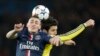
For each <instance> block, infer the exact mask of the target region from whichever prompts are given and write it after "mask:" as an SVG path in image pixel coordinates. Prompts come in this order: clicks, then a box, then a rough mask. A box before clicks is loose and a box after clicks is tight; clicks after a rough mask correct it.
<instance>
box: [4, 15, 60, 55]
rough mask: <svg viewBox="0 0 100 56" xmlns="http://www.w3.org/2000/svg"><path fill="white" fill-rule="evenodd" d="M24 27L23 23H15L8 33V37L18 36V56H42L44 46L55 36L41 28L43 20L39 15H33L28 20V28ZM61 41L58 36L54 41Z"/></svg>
mask: <svg viewBox="0 0 100 56" xmlns="http://www.w3.org/2000/svg"><path fill="white" fill-rule="evenodd" d="M23 27H24V25H22V23H19V24H15V25H14V29H13V30H11V31H9V32H8V33H7V35H6V37H7V38H8V39H15V38H16V39H17V41H18V42H17V48H16V49H17V50H16V56H42V52H43V50H44V46H45V45H46V44H47V43H51V40H52V39H53V38H51V36H49V35H47V34H46V33H45V32H42V31H41V30H40V29H41V21H40V19H38V17H35V16H34V17H31V18H30V19H29V20H28V23H27V28H23ZM55 38H56V37H55ZM57 41H58V42H57ZM59 41H60V40H59V38H58V37H57V40H56V41H52V42H54V45H55V44H56V43H57V45H58V44H59ZM52 44H53V43H52Z"/></svg>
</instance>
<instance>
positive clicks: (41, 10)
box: [32, 5, 50, 20]
mask: <svg viewBox="0 0 100 56" xmlns="http://www.w3.org/2000/svg"><path fill="white" fill-rule="evenodd" d="M49 14H50V11H49V9H48V8H47V7H46V6H44V5H37V6H35V7H34V8H33V10H32V16H34V15H36V16H38V17H39V19H41V20H42V19H48V17H49Z"/></svg>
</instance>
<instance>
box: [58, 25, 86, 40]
mask: <svg viewBox="0 0 100 56" xmlns="http://www.w3.org/2000/svg"><path fill="white" fill-rule="evenodd" d="M84 29H85V25H84V24H80V25H79V26H78V27H77V28H75V29H73V30H71V31H69V32H67V33H65V34H61V35H59V36H60V39H61V41H66V40H71V39H73V38H75V37H76V36H78V35H79V34H80V33H81V32H82V31H83V30H84Z"/></svg>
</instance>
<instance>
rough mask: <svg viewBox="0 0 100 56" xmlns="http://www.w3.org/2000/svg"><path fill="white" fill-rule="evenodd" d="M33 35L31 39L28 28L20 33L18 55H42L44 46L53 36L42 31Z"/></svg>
mask: <svg viewBox="0 0 100 56" xmlns="http://www.w3.org/2000/svg"><path fill="white" fill-rule="evenodd" d="M32 37H33V38H32V39H30V33H29V32H28V30H27V29H24V30H22V31H21V32H19V33H18V37H17V40H18V42H17V47H16V49H17V50H16V56H42V53H43V50H44V47H45V45H46V44H47V43H49V39H50V38H51V37H50V36H49V35H47V34H46V33H44V32H42V31H39V32H38V33H36V34H33V36H32Z"/></svg>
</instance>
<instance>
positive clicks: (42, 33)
mask: <svg viewBox="0 0 100 56" xmlns="http://www.w3.org/2000/svg"><path fill="white" fill-rule="evenodd" d="M39 34H40V35H48V34H47V33H46V32H44V31H42V30H40V31H39Z"/></svg>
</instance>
